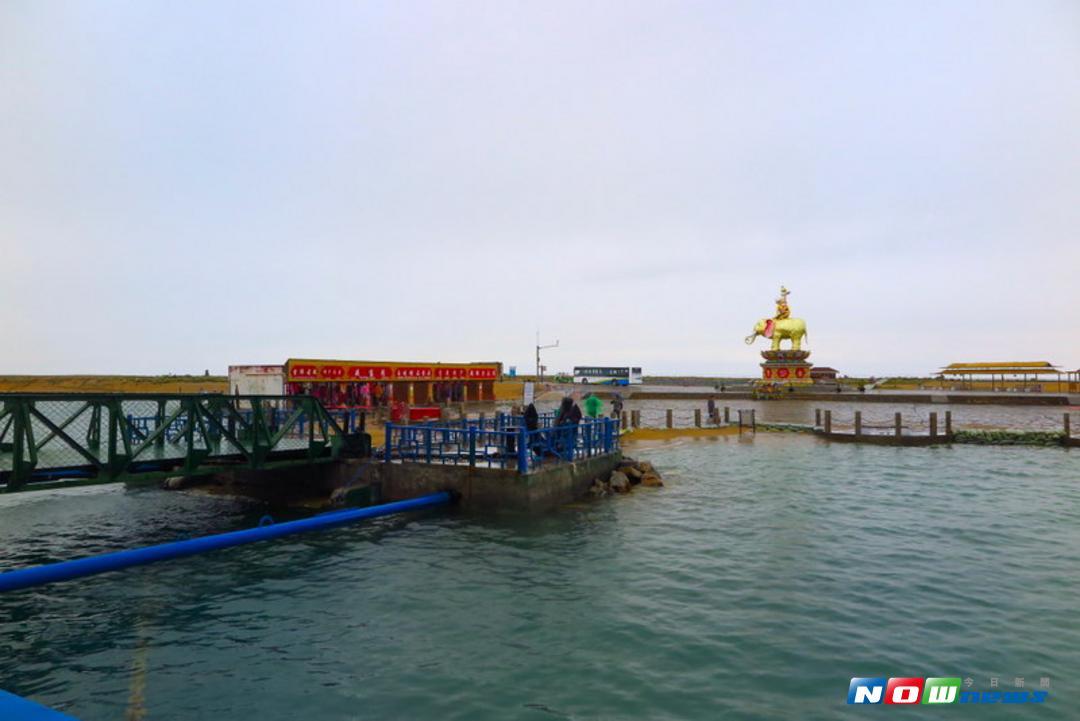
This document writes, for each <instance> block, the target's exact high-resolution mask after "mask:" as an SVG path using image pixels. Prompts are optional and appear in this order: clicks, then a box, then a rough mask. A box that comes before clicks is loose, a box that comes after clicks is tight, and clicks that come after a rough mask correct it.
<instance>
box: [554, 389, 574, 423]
mask: <svg viewBox="0 0 1080 721" xmlns="http://www.w3.org/2000/svg"><path fill="white" fill-rule="evenodd" d="M573 409H574V399H573V398H571V397H570V396H566V397H565V398H563V399H562V403H561V404H560V405H559V410H558V411H557V412H556V413H555V425H557V426H565V425H566V424H567V423H569V422H570V412H571V411H572V410H573ZM579 412H580V411H579Z"/></svg>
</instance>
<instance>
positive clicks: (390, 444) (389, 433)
mask: <svg viewBox="0 0 1080 721" xmlns="http://www.w3.org/2000/svg"><path fill="white" fill-rule="evenodd" d="M393 449H394V424H393V423H391V422H390V421H387V422H386V443H385V446H384V450H383V463H389V462H390V457H391V456H392V455H393Z"/></svg>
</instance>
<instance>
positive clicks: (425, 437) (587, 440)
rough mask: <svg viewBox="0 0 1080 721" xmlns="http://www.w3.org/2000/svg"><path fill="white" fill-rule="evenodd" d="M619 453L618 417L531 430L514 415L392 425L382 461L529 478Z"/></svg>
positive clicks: (387, 426)
mask: <svg viewBox="0 0 1080 721" xmlns="http://www.w3.org/2000/svg"><path fill="white" fill-rule="evenodd" d="M504 415H505V414H504ZM617 450H619V421H617V420H615V419H613V418H598V419H587V420H583V421H582V422H581V423H577V424H568V425H562V426H548V427H546V428H538V429H536V430H532V431H530V430H527V429H526V428H525V424H524V421H523V419H522V418H521V417H520V416H509V417H506V418H504V419H503V420H501V421H496V419H494V418H492V419H485V420H484V421H483V422H481V421H476V420H472V421H466V422H465V423H461V422H452V423H449V424H444V423H423V424H417V425H398V424H394V423H387V424H386V446H385V448H384V451H383V460H384V461H385V462H387V463H390V462H392V461H394V460H400V461H409V462H414V463H436V464H451V465H468V466H473V467H476V466H482V467H487V468H512V469H516V470H517V471H518V472H519V473H523V474H524V473H529V472H530V471H533V470H536V469H538V468H541V467H545V466H550V465H552V464H557V463H569V462H572V461H575V460H582V459H585V458H592V457H594V456H600V455H605V454H608V453H614V452H615V451H617Z"/></svg>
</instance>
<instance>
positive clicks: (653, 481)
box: [641, 473, 664, 488]
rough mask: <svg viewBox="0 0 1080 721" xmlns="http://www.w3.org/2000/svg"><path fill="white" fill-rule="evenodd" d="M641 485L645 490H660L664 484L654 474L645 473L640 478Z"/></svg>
mask: <svg viewBox="0 0 1080 721" xmlns="http://www.w3.org/2000/svg"><path fill="white" fill-rule="evenodd" d="M641 485H643V486H645V487H646V488H662V487H663V485H664V482H663V481H662V480H661V479H660V476H658V475H657V474H655V473H646V474H645V475H643V476H642V477H641Z"/></svg>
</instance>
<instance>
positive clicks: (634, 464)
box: [589, 458, 664, 497]
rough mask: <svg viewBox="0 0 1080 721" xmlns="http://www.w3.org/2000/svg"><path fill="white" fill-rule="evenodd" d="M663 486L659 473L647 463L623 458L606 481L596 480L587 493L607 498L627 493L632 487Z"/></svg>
mask: <svg viewBox="0 0 1080 721" xmlns="http://www.w3.org/2000/svg"><path fill="white" fill-rule="evenodd" d="M663 485H664V481H663V479H662V478H660V473H659V472H658V471H657V470H656V468H654V467H653V464H651V463H649V462H648V461H635V460H634V459H632V458H624V459H622V461H620V462H619V465H618V467H617V468H616V469H615V470H614V471H612V472H611V475H610V476H608V478H607V480H604V479H601V478H597V479H596V480H595V481H593V483H592V486H591V487H590V488H589V493H591V494H592V495H594V496H597V497H600V496H607V495H611V494H612V493H629V492H630V491H632V490H633V489H634V486H648V487H650V488H659V487H662V486H663Z"/></svg>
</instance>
